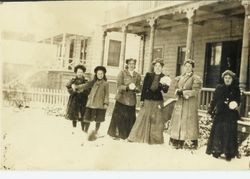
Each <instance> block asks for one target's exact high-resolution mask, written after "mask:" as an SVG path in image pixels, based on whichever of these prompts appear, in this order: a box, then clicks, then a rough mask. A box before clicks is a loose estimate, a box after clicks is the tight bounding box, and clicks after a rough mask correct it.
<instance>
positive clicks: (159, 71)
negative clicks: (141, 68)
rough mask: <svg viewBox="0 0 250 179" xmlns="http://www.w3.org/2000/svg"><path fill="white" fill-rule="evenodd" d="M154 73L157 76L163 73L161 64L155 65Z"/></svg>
mask: <svg viewBox="0 0 250 179" xmlns="http://www.w3.org/2000/svg"><path fill="white" fill-rule="evenodd" d="M154 72H155V73H156V74H159V73H161V72H162V66H161V64H160V63H156V64H155V65H154Z"/></svg>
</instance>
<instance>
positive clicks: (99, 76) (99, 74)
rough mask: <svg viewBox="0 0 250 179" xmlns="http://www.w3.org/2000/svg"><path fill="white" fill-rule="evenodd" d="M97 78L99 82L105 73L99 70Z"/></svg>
mask: <svg viewBox="0 0 250 179" xmlns="http://www.w3.org/2000/svg"><path fill="white" fill-rule="evenodd" d="M96 76H97V78H98V79H99V80H101V79H103V76H104V73H103V71H102V70H98V71H97V73H96Z"/></svg>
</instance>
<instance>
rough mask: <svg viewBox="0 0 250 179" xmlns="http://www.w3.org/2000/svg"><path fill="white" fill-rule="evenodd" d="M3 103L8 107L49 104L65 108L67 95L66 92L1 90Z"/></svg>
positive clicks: (35, 89)
mask: <svg viewBox="0 0 250 179" xmlns="http://www.w3.org/2000/svg"><path fill="white" fill-rule="evenodd" d="M2 92H3V101H4V103H5V104H6V103H8V104H10V105H14V104H15V103H17V104H20V103H22V105H30V104H37V103H38V104H51V105H60V106H65V105H66V104H67V102H68V98H69V94H68V92H67V90H59V89H43V88H32V89H29V90H14V89H3V90H2Z"/></svg>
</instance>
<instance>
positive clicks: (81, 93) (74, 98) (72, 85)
mask: <svg viewBox="0 0 250 179" xmlns="http://www.w3.org/2000/svg"><path fill="white" fill-rule="evenodd" d="M85 71H86V68H85V67H84V66H83V65H77V66H76V67H75V68H74V72H75V73H76V76H75V77H74V78H72V79H71V80H70V81H69V82H68V83H67V85H66V88H67V90H68V92H69V94H70V96H69V100H68V104H67V109H66V119H69V120H71V121H72V125H73V127H76V126H77V122H78V121H79V122H81V126H82V130H84V125H85V122H84V121H83V116H84V113H85V107H86V104H87V100H88V93H89V91H88V90H81V89H77V86H79V85H82V84H85V83H86V82H87V80H86V79H85V77H84V73H85Z"/></svg>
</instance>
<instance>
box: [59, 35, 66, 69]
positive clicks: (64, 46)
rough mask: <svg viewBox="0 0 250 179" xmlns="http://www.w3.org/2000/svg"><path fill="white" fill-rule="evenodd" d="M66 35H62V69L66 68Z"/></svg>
mask: <svg viewBox="0 0 250 179" xmlns="http://www.w3.org/2000/svg"><path fill="white" fill-rule="evenodd" d="M65 52H66V34H65V33H63V34H62V51H61V57H60V58H61V68H65V58H66V55H65Z"/></svg>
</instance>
